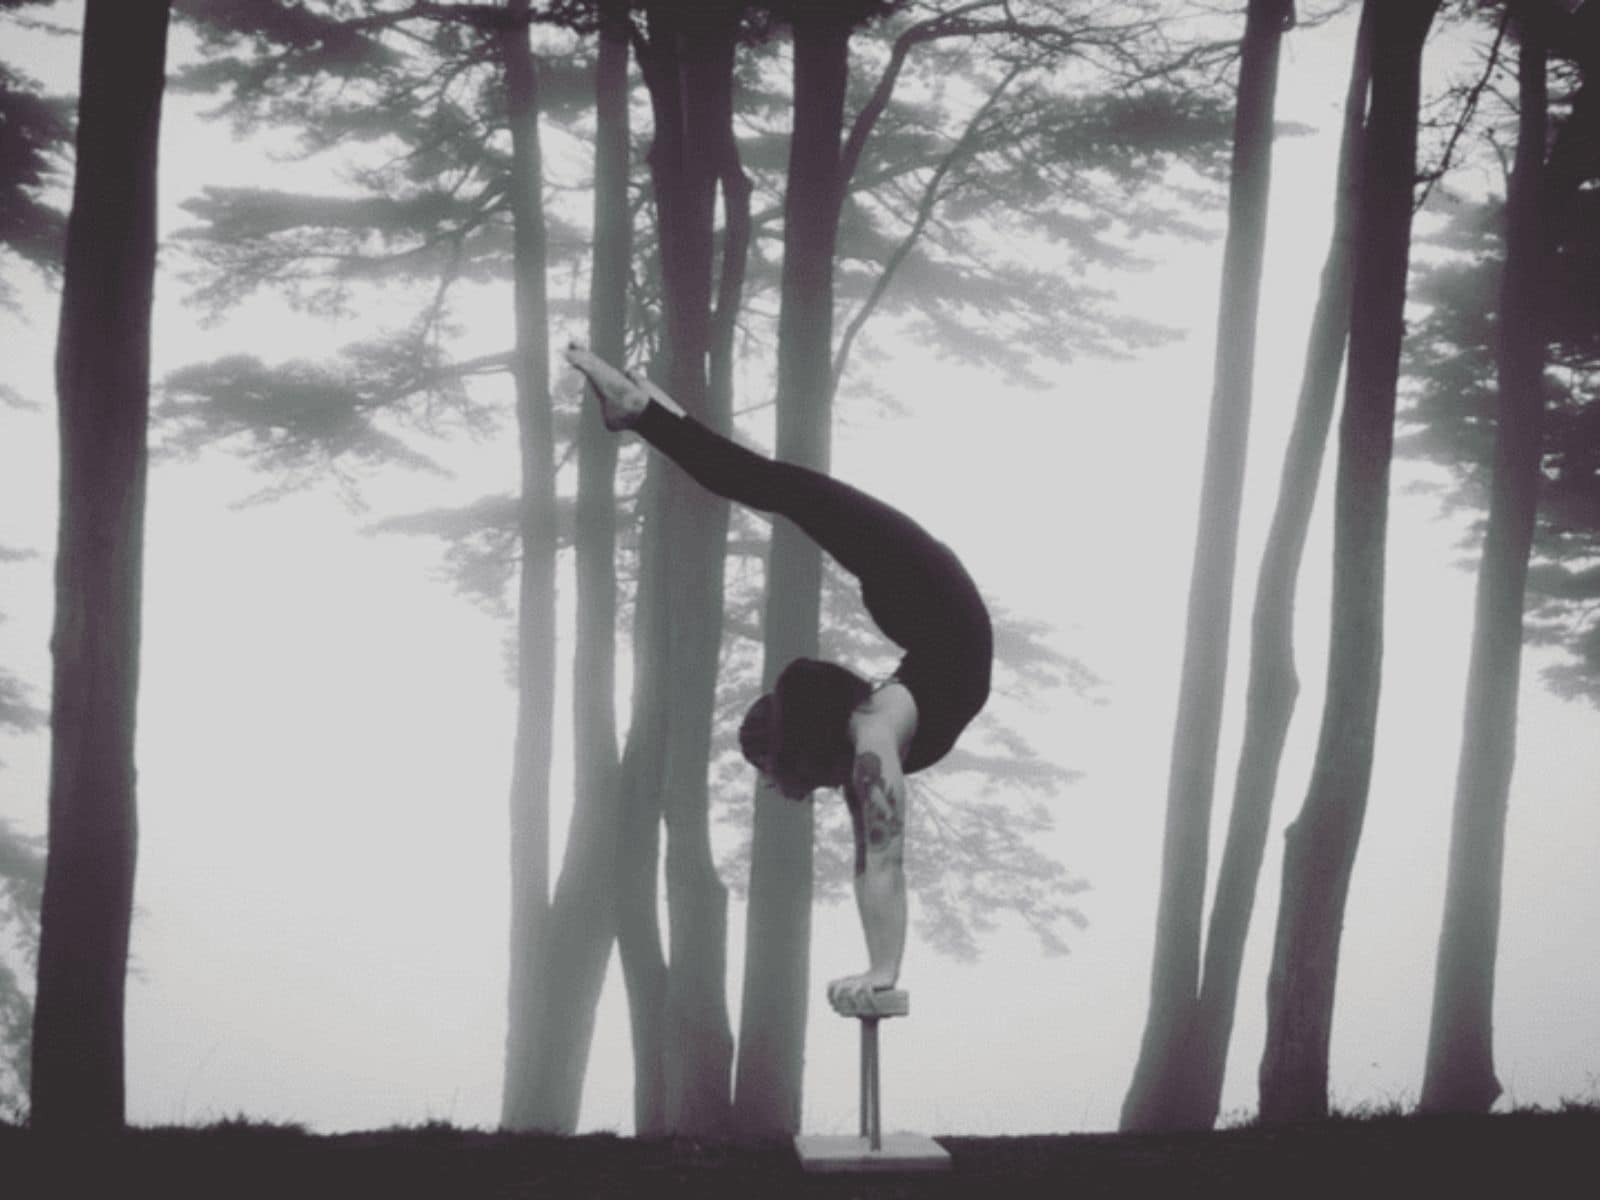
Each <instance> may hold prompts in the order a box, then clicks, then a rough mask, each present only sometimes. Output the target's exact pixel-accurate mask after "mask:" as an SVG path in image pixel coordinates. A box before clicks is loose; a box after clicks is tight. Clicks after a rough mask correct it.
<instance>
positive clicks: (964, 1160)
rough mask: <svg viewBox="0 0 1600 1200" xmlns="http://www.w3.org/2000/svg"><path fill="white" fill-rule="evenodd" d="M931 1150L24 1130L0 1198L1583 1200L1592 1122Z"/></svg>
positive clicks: (442, 1133) (1450, 1121)
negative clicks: (855, 1169)
mask: <svg viewBox="0 0 1600 1200" xmlns="http://www.w3.org/2000/svg"><path fill="white" fill-rule="evenodd" d="M939 1140H940V1141H941V1142H942V1143H943V1144H944V1145H945V1147H946V1148H947V1149H949V1150H950V1152H951V1154H952V1157H953V1159H954V1163H955V1166H954V1169H953V1170H952V1171H951V1172H950V1173H948V1174H946V1175H941V1176H922V1177H916V1176H887V1177H886V1176H807V1175H805V1174H804V1173H803V1172H802V1171H801V1170H800V1168H799V1166H798V1164H797V1162H796V1160H795V1158H794V1154H793V1151H792V1150H791V1149H790V1147H789V1145H788V1144H787V1142H768V1143H751V1142H742V1143H741V1142H709V1141H694V1140H689V1139H662V1140H650V1139H635V1138H623V1137H617V1136H614V1135H609V1134H593V1135H586V1136H583V1137H572V1138H560V1137H549V1136H539V1135H518V1134H503V1133H482V1132H472V1131H466V1130H458V1129H455V1128H453V1127H451V1126H448V1125H443V1124H437V1123H431V1124H428V1125H424V1126H417V1127H411V1128H404V1129H391V1130H384V1131H380V1132H374V1133H359V1134H341V1135H316V1134H311V1133H307V1132H305V1131H304V1130H302V1129H300V1128H298V1127H295V1126H292V1125H288V1126H286V1125H256V1124H251V1123H248V1122H245V1121H242V1120H231V1121H224V1122H222V1123H220V1124H217V1125H213V1126H209V1127H205V1128H153V1129H137V1130H131V1131H129V1132H127V1133H125V1134H122V1135H120V1136H119V1137H116V1138H114V1139H110V1140H109V1141H105V1142H102V1143H98V1144H94V1145H88V1144H73V1143H72V1142H71V1141H70V1140H69V1141H68V1142H66V1143H63V1144H49V1145H47V1144H45V1143H43V1142H41V1141H40V1140H39V1139H38V1138H37V1137H35V1136H34V1135H32V1134H31V1133H30V1132H29V1131H27V1130H26V1129H22V1128H18V1127H16V1126H0V1191H3V1192H4V1194H5V1195H6V1196H7V1197H8V1198H14V1200H33V1198H34V1197H39V1198H49V1200H79V1198H80V1197H81V1198H84V1200H87V1198H90V1197H102V1196H103V1197H108V1198H120V1197H124V1196H126V1197H144V1196H159V1197H162V1198H163V1200H166V1198H173V1200H185V1198H188V1197H194V1198H197V1200H198V1198H199V1197H206V1198H207V1200H210V1198H212V1197H218V1198H221V1197H227V1198H229V1200H233V1198H239V1200H254V1198H257V1197H260V1198H262V1200H265V1198H267V1197H272V1198H274V1200H278V1198H284V1200H290V1198H292V1200H302V1198H307V1200H309V1198H314V1197H339V1198H341V1200H347V1198H360V1200H366V1198H367V1197H372V1198H382V1200H411V1198H417V1200H421V1198H423V1197H428V1198H434V1197H438V1198H440V1200H479V1198H483V1200H489V1198H491V1197H492V1198H494V1200H515V1198H517V1197H569V1196H570V1197H618V1198H624V1197H626V1198H630V1200H631V1198H633V1197H639V1198H641V1200H677V1198H683V1200H690V1198H693V1200H719V1198H722V1197H727V1198H729V1200H732V1198H734V1197H737V1198H738V1200H778V1198H780V1197H788V1196H798V1197H816V1198H817V1200H843V1198H846V1197H850V1198H857V1197H859V1198H880V1197H881V1198H884V1200H888V1198H901V1197H905V1198H913V1197H914V1198H922V1197H928V1198H930V1200H931V1198H938V1197H982V1198H983V1200H1015V1198H1017V1197H1031V1196H1040V1197H1044V1196H1050V1197H1052V1198H1062V1197H1066V1198H1070V1200H1079V1198H1086V1197H1111V1196H1115V1197H1121V1198H1143V1197H1162V1196H1173V1197H1196V1196H1206V1195H1225V1196H1228V1197H1230V1198H1238V1200H1242V1198H1249V1197H1273V1198H1278V1197H1294V1198H1296V1200H1298V1198H1300V1197H1341V1198H1354V1200H1378V1198H1380V1197H1386V1196H1395V1197H1407V1198H1413V1197H1417V1196H1431V1195H1445V1196H1457V1197H1459V1196H1466V1197H1471V1196H1480V1195H1482V1196H1493V1195H1513V1194H1514V1195H1516V1196H1518V1197H1519V1198H1520V1197H1527V1198H1529V1200H1536V1198H1538V1197H1543V1196H1562V1195H1576V1194H1585V1193H1586V1192H1587V1189H1588V1187H1589V1186H1590V1185H1592V1183H1593V1181H1594V1180H1595V1179H1596V1178H1597V1177H1600V1110H1597V1109H1596V1108H1595V1107H1593V1106H1592V1105H1584V1106H1573V1107H1570V1108H1568V1109H1566V1110H1564V1111H1556V1112H1540V1111H1530V1112H1519V1113H1510V1114H1506V1115H1499V1116H1486V1117H1483V1116H1473V1117H1417V1116H1405V1115H1376V1116H1364V1117H1363V1116H1351V1115H1346V1116H1343V1117H1341V1118H1339V1119H1336V1120H1330V1121H1323V1122H1317V1123H1315V1124H1307V1125H1298V1126H1279V1127H1272V1126H1261V1125H1245V1126H1239V1127H1235V1128H1230V1129H1224V1130H1220V1131H1217V1132H1212V1133H1188V1134H1148V1135H1137V1136H1135V1135H1121V1134H1074V1135H1067V1136H1059V1137H1031V1136H1030V1137H1010V1138H987V1137H986V1138H969V1137H941V1138H940V1139H939ZM1583 1180H1588V1181H1589V1183H1588V1184H1584V1183H1581V1182H1579V1181H1583ZM1574 1188H1576V1189H1578V1190H1577V1191H1574V1190H1573V1189H1574Z"/></svg>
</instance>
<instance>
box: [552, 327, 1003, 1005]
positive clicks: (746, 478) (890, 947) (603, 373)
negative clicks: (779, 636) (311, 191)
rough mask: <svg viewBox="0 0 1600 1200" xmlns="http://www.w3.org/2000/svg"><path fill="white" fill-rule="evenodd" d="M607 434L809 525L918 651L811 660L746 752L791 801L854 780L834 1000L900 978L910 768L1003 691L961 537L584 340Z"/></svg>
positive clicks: (761, 716) (752, 717)
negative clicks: (759, 440) (854, 943)
mask: <svg viewBox="0 0 1600 1200" xmlns="http://www.w3.org/2000/svg"><path fill="white" fill-rule="evenodd" d="M567 361H568V362H570V363H571V364H572V365H573V366H574V367H576V368H577V369H578V370H579V371H581V372H582V373H583V374H584V375H585V376H586V377H587V378H588V380H589V382H590V383H591V384H592V385H593V387H594V390H595V393H596V395H597V396H598V397H599V400H600V411H601V416H602V418H603V419H604V421H605V425H606V428H607V429H611V430H619V429H632V430H633V431H634V432H635V433H637V434H639V436H640V437H642V438H644V439H645V441H647V442H649V443H650V444H651V445H652V446H654V447H655V448H656V449H657V450H659V451H660V452H661V453H663V454H665V455H666V456H667V457H668V458H670V459H672V460H673V461H674V462H675V463H677V464H678V465H679V466H680V467H682V468H683V469H684V470H685V471H687V472H688V473H689V475H690V476H691V477H692V478H694V479H695V480H696V481H697V482H698V483H699V484H700V485H701V486H702V487H705V488H707V489H708V490H710V491H712V492H715V493H716V494H717V495H719V496H723V497H726V498H727V499H729V500H734V501H737V502H738V503H740V504H744V505H747V506H749V507H750V508H754V509H757V510H759V511H762V512H772V513H778V514H781V515H782V516H785V517H788V518H789V519H790V520H791V521H793V522H794V523H795V524H796V525H798V526H799V527H800V528H801V529H802V530H803V531H804V532H805V533H806V534H807V535H808V536H809V537H810V538H811V539H812V540H813V541H815V542H816V543H817V545H819V546H820V547H822V549H824V550H826V551H827V552H828V553H829V554H831V555H832V556H833V557H834V558H835V559H836V560H837V561H838V563H839V565H840V566H842V567H844V569H845V570H847V571H849V572H850V573H851V574H852V575H854V576H855V577H856V578H857V579H858V580H859V581H860V583H861V598H862V600H863V602H864V603H865V604H866V608H867V612H868V613H869V614H871V616H872V619H873V620H874V621H876V622H877V624H878V627H879V628H880V629H881V630H882V631H883V632H884V634H885V635H886V636H888V637H889V638H890V639H892V640H893V641H894V642H896V643H897V644H898V645H900V646H901V647H902V648H903V649H904V650H905V652H906V654H905V657H904V658H902V659H901V660H900V665H899V667H898V668H897V669H896V671H895V673H894V675H893V676H891V677H890V679H889V680H888V681H887V682H885V683H883V684H881V685H879V686H877V687H874V686H873V685H872V684H871V683H869V682H867V680H865V679H863V678H861V676H859V675H857V674H856V673H855V672H853V671H850V670H847V669H846V668H844V667H841V666H839V665H837V664H836V663H830V662H821V661H818V660H817V659H813V658H797V659H795V660H794V661H793V662H791V663H790V664H789V665H788V666H786V667H785V668H784V669H783V672H782V674H780V675H779V676H778V679H777V682H776V684H774V686H773V689H772V691H770V692H768V693H766V694H765V695H763V696H762V697H761V698H760V699H758V700H757V701H756V702H755V703H754V704H753V705H751V707H750V710H749V712H747V713H746V714H745V718H744V723H743V724H742V725H741V726H740V729H739V744H740V748H741V749H742V750H743V752H744V756H745V757H746V758H747V759H749V760H750V762H751V764H752V765H754V766H755V767H756V768H757V769H758V770H759V771H760V772H761V774H762V777H763V779H764V780H765V781H766V783H767V784H768V785H769V786H771V787H774V788H776V789H777V790H778V791H780V792H782V793H783V794H784V795H785V796H787V797H789V798H790V799H792V800H803V799H805V798H806V797H808V796H809V795H810V794H811V792H812V791H813V790H814V789H816V788H819V787H838V788H842V789H843V790H844V794H845V802H846V804H847V805H848V806H849V809H850V817H851V824H852V826H853V828H854V831H855V850H856V853H855V894H856V907H857V909H858V911H859V912H860V914H861V927H862V931H863V932H864V933H865V935H866V942H867V957H868V963H869V965H868V969H867V971H866V972H865V973H864V974H861V975H851V976H847V977H845V978H843V979H836V980H834V981H833V982H832V983H830V984H829V985H828V998H829V1000H830V1001H831V1002H833V1003H834V1004H835V1005H839V1004H846V1003H850V1002H859V1001H861V1000H863V999H865V997H866V995H867V993H869V992H872V991H882V990H886V989H889V988H893V987H894V985H895V983H896V982H897V981H898V979H899V976H900V959H901V955H902V953H903V952H904V949H905V937H906V887H905V874H904V871H903V869H902V861H903V843H904V831H905V822H906V812H907V809H906V805H907V791H906V782H905V777H906V776H907V775H909V774H911V773H913V772H915V771H920V770H922V769H923V768H924V767H930V766H932V765H933V764H934V763H936V762H938V761H939V760H940V759H941V758H943V757H944V756H945V754H947V753H948V752H949V750H950V748H951V746H953V745H954V744H955V740H956V738H957V737H958V736H959V735H960V733H961V731H962V730H963V729H965V728H966V726H967V724H968V723H969V722H970V721H971V720H972V719H973V717H975V716H977V714H978V710H979V709H981V708H982V707H983V704H984V701H985V700H986V699H987V698H988V695H989V670H990V664H991V660H992V658H993V652H994V635H993V632H992V630H991V628H990V625H989V614H988V611H987V610H986V609H985V608H984V604H983V600H982V599H981V598H980V597H979V595H978V589H977V587H976V586H975V585H974V584H973V582H972V579H971V577H970V576H969V575H968V574H967V572H966V570H965V569H964V568H963V567H962V565H961V563H960V561H959V560H957V558H956V556H955V555H954V554H953V553H951V551H950V549H949V547H947V546H945V545H944V544H943V543H942V542H939V541H936V540H934V539H933V538H932V537H930V536H929V535H928V533H927V532H926V531H925V530H924V529H923V528H922V527H921V526H920V525H918V524H917V523H916V522H915V521H913V520H911V518H909V517H907V516H906V515H905V514H903V513H901V512H898V511H896V510H895V509H893V508H891V507H889V506H888V505H887V504H884V503H883V502H882V501H880V500H875V499H873V498H872V497H871V496H868V495H867V494H866V493H864V492H861V491H858V490H857V489H855V488H853V487H851V486H849V485H848V484H844V483H840V482H839V481H838V480H836V479H832V478H830V477H829V476H827V475H823V474H821V473H820V472H817V471H812V470H808V469H807V468H805V467H800V466H796V465H794V464H793V463H785V462H776V461H774V460H772V459H769V458H764V457H762V456H761V455H759V454H755V453H752V452H751V451H749V450H746V449H744V448H743V447H741V446H738V445H735V444H734V443H733V442H731V441H729V440H728V439H727V438H724V437H722V436H720V435H719V434H717V433H715V432H713V431H712V430H710V429H707V428H706V427H705V426H704V425H701V424H700V423H699V422H698V421H695V420H694V419H693V418H692V417H689V416H688V415H687V414H686V413H685V412H684V411H683V409H682V408H680V407H679V406H678V405H677V404H676V403H674V401H673V400H672V398H671V397H670V396H668V395H667V394H666V393H665V392H664V391H662V390H661V389H660V388H659V387H657V386H656V385H655V384H653V383H651V382H650V381H649V380H647V379H645V378H644V377H643V376H641V375H639V374H636V373H634V372H628V373H627V374H624V373H623V372H621V371H619V370H617V369H616V368H614V367H612V366H611V365H610V364H608V363H606V362H604V361H603V360H601V359H599V358H597V357H596V356H595V355H593V354H591V353H590V352H589V351H588V350H585V349H583V348H581V347H579V346H576V345H574V346H571V347H569V348H568V350H567Z"/></svg>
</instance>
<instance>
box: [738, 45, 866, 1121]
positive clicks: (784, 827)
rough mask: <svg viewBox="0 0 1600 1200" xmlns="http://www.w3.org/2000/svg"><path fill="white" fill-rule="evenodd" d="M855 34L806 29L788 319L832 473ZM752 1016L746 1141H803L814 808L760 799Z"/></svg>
mask: <svg viewBox="0 0 1600 1200" xmlns="http://www.w3.org/2000/svg"><path fill="white" fill-rule="evenodd" d="M849 42H850V29H849V25H848V23H847V22H844V21H841V20H839V19H838V18H837V17H836V16H832V15H830V14H827V13H822V14H816V13H806V14H797V15H796V17H795V23H794V132H793V136H792V138H791V140H790V143H789V174H788V191H787V193H786V196H785V203H784V250H783V295H782V301H781V307H780V309H779V315H778V400H777V407H778V437H777V453H778V457H779V458H781V459H784V460H786V461H789V462H796V463H800V464H802V465H804V466H808V467H812V468H814V469H816V470H821V471H826V470H827V469H828V461H829V442H830V434H831V428H832V415H833V414H832V407H833V380H832V371H831V367H830V364H831V356H832V342H833V258H834V244H835V241H836V238H837V234H838V226H839V210H840V185H841V181H840V179H839V169H840V139H841V136H842V132H843V124H844V95H845V88H846V85H847V84H848V82H849ZM821 597H822V556H821V553H820V551H818V549H817V547H816V545H815V544H814V543H813V542H812V541H811V540H810V539H809V538H807V537H806V536H805V535H804V534H803V533H801V532H800V530H799V529H798V528H797V527H796V526H794V525H793V524H791V523H790V522H788V521H778V522H776V523H775V524H774V527H773V531H772V547H771V551H770V554H769V557H768V560H767V600H766V618H765V625H764V628H765V632H766V660H765V666H764V668H763V671H762V678H763V681H764V686H765V687H769V688H770V687H771V686H772V684H773V682H774V680H776V678H777V675H778V672H779V671H781V670H782V669H783V667H784V666H785V665H786V664H788V663H789V662H790V661H791V660H793V659H795V658H798V657H801V656H814V655H815V654H816V653H817V632H818V620H819V616H820V610H821ZM754 813H755V816H754V832H753V842H752V848H751V856H750V911H749V917H748V923H747V925H746V931H745V968H744V999H743V1004H742V1006H741V1009H740V1016H739V1062H738V1071H737V1078H736V1085H735V1091H734V1106H735V1117H736V1119H737V1121H738V1124H739V1128H740V1130H741V1131H742V1132H745V1133H750V1134H763V1135H766V1134H791V1135H792V1134H794V1133H798V1132H799V1129H800V1105H801V1083H802V1073H803V1066H804V1059H805V1025H806V1005H807V989H808V987H809V974H810V971H809V967H810V949H811V945H810V943H811V863H812V823H813V809H812V805H811V803H810V802H809V801H807V802H805V803H798V804H797V803H794V802H792V801H789V800H786V799H784V798H783V797H782V796H780V795H779V794H778V793H777V792H775V791H772V790H769V789H766V788H763V787H757V789H756V798H755V804H754Z"/></svg>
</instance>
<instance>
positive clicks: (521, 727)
mask: <svg viewBox="0 0 1600 1200" xmlns="http://www.w3.org/2000/svg"><path fill="white" fill-rule="evenodd" d="M529 12H530V3H529V0H507V3H506V16H507V17H508V21H507V22H506V25H505V27H504V28H502V29H500V30H498V31H497V39H496V40H497V42H498V46H497V49H498V50H499V53H500V70H501V78H502V80H503V84H504V88H505V107H506V123H507V124H508V125H509V127H510V130H511V172H510V176H509V178H508V180H507V183H506V188H507V192H508V196H509V201H510V206H511V222H512V245H513V250H512V280H513V302H512V307H513V309H514V311H515V314H516V346H515V349H514V351H513V359H512V372H511V373H512V378H513V380H514V381H515V387H516V397H517V433H518V438H517V441H518V448H519V460H520V465H521V492H520V505H519V508H520V512H519V520H518V543H519V548H520V551H521V554H520V558H521V564H520V571H519V582H518V590H517V725H516V743H515V748H514V750H513V765H512V772H511V837H510V848H511V947H510V957H511V971H510V984H509V994H508V996H507V1031H506V1069H505V1081H504V1087H503V1098H502V1103H501V1117H500V1119H501V1122H502V1124H504V1125H506V1126H508V1127H511V1128H518V1127H521V1126H522V1125H524V1124H525V1123H526V1121H527V1119H528V1116H529V1113H530V1108H531V1106H530V1103H529V1100H530V1096H529V1090H530V1089H529V1081H528V1079H527V1077H526V1076H525V1074H524V1071H525V1070H526V1066H527V1064H529V1063H530V1062H531V1060H532V1057H533V1051H534V1047H535V1042H536V1039H537V1037H538V1032H537V1031H538V1028H539V1026H540V1024H541V1022H542V1019H543V1014H542V1013H540V1012H539V1011H538V1010H537V1009H536V1008H535V1007H534V1002H535V1001H536V1000H537V998H538V997H539V994H540V993H539V987H538V982H537V981H538V974H539V970H540V967H541V966H542V965H543V963H544V960H545V957H546V956H545V953H544V950H545V942H546V939H547V938H548V936H549V928H548V926H549V922H548V918H549V905H550V765H551V758H552V739H553V732H552V727H551V716H552V714H553V712H554V710H555V688H556V664H555V653H556V483H555V432H554V429H553V427H552V425H553V422H552V414H551V409H550V335H549V313H548V304H547V301H546V292H545V270H546V266H547V257H548V256H547V253H546V245H547V234H546V228H545V213H544V162H543V152H542V150H541V147H540V140H539V115H540V102H539V67H538V63H537V61H536V59H535V58H534V55H533V52H532V50H531V49H530V47H529V45H528V23H529Z"/></svg>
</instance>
